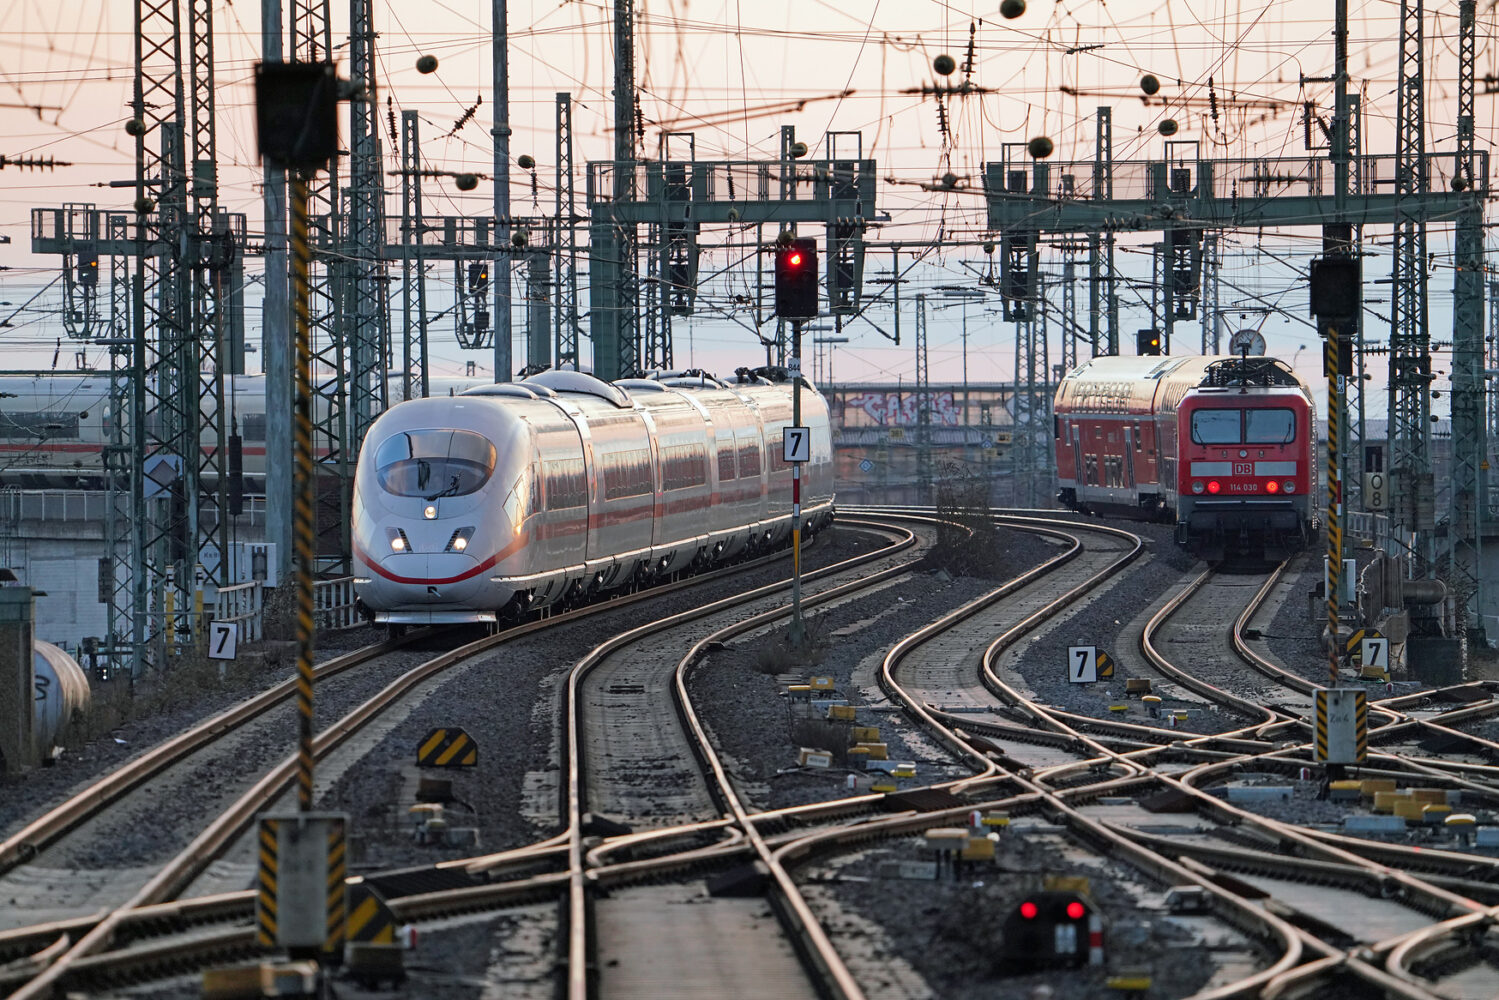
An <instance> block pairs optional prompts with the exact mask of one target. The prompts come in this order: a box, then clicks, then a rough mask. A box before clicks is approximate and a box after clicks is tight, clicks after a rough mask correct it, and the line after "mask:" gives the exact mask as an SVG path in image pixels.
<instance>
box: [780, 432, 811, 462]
mask: <svg viewBox="0 0 1499 1000" xmlns="http://www.w3.org/2000/svg"><path fill="white" fill-rule="evenodd" d="M781 452H782V454H783V455H784V456H785V459H786V461H787V462H788V463H790V462H810V461H811V460H812V432H811V430H810V429H808V428H806V427H786V428H783V429H782V430H781Z"/></svg>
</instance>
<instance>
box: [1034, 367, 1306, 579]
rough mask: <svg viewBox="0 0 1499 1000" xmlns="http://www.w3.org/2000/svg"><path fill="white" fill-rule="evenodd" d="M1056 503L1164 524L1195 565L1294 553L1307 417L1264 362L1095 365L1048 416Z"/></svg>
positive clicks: (1282, 372)
mask: <svg viewBox="0 0 1499 1000" xmlns="http://www.w3.org/2000/svg"><path fill="white" fill-rule="evenodd" d="M1054 413H1055V421H1056V424H1055V428H1054V433H1055V437H1056V447H1057V478H1058V487H1059V489H1058V499H1059V500H1060V501H1061V502H1062V503H1063V504H1065V505H1067V506H1068V507H1071V508H1073V509H1075V510H1112V511H1116V512H1126V513H1130V514H1134V515H1136V516H1145V517H1151V518H1160V519H1168V518H1169V519H1171V520H1172V521H1174V522H1175V524H1176V538H1177V541H1178V542H1179V543H1181V544H1182V545H1184V546H1186V547H1188V548H1189V549H1191V550H1192V551H1193V552H1195V553H1197V554H1198V555H1201V556H1202V557H1204V558H1207V559H1218V558H1222V557H1223V556H1224V555H1225V554H1227V553H1240V554H1246V555H1262V556H1264V557H1266V558H1275V557H1280V556H1283V555H1284V554H1285V553H1288V552H1290V551H1293V550H1294V549H1296V548H1299V547H1301V546H1302V545H1304V544H1305V542H1306V540H1307V538H1308V536H1309V534H1310V531H1311V524H1312V510H1313V508H1312V503H1313V499H1312V498H1313V493H1314V492H1315V487H1316V484H1317V476H1316V462H1315V448H1316V409H1315V406H1314V404H1313V402H1312V397H1311V394H1310V392H1308V391H1307V388H1306V385H1305V384H1304V383H1303V382H1302V381H1301V380H1300V379H1299V378H1297V376H1296V374H1295V373H1294V372H1292V371H1291V369H1290V368H1288V367H1286V365H1285V364H1284V363H1283V362H1281V361H1279V360H1276V359H1274V358H1260V357H1255V358H1247V357H1245V358H1235V357H1228V356H1219V357H1213V356H1188V357H1155V356H1145V357H1101V358H1093V359H1092V360H1090V361H1087V362H1084V363H1083V364H1082V365H1080V366H1078V368H1077V369H1075V370H1074V371H1072V372H1070V373H1068V374H1067V375H1066V376H1065V377H1064V378H1063V379H1062V382H1061V385H1060V386H1059V387H1058V389H1057V395H1056V401H1055V407H1054Z"/></svg>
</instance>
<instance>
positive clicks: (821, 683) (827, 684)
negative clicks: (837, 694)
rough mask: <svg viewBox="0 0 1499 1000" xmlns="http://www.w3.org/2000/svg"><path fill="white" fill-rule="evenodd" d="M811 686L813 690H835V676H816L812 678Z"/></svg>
mask: <svg viewBox="0 0 1499 1000" xmlns="http://www.w3.org/2000/svg"><path fill="white" fill-rule="evenodd" d="M811 687H812V690H813V691H831V690H833V678H831V677H814V678H812V684H811Z"/></svg>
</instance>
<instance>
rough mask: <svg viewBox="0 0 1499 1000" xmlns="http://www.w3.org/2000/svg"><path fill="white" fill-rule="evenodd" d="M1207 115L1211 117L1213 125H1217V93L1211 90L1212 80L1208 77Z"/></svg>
mask: <svg viewBox="0 0 1499 1000" xmlns="http://www.w3.org/2000/svg"><path fill="white" fill-rule="evenodd" d="M1208 113H1209V114H1210V115H1212V118H1213V124H1214V125H1216V124H1218V92H1217V91H1216V90H1214V89H1213V78H1212V77H1208Z"/></svg>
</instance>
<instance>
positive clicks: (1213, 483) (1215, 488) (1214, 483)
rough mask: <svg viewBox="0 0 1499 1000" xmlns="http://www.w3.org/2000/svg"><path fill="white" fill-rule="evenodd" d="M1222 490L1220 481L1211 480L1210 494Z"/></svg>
mask: <svg viewBox="0 0 1499 1000" xmlns="http://www.w3.org/2000/svg"><path fill="white" fill-rule="evenodd" d="M1221 489H1223V487H1221V486H1219V485H1218V480H1216V479H1213V480H1209V482H1208V492H1209V493H1214V494H1216V493H1217V492H1218V491H1219V490H1221Z"/></svg>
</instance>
